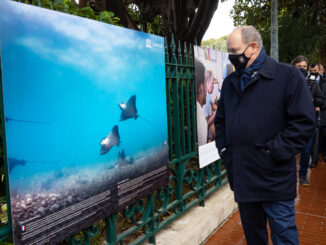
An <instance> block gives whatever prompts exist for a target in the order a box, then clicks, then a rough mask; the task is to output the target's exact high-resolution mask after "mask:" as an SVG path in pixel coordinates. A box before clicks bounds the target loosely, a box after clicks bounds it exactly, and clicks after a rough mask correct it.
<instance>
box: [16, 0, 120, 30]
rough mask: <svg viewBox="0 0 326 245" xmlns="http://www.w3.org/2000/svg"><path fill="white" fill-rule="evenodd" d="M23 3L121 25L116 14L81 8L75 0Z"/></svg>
mask: <svg viewBox="0 0 326 245" xmlns="http://www.w3.org/2000/svg"><path fill="white" fill-rule="evenodd" d="M15 1H19V0H15ZM22 2H24V3H27V4H32V5H36V6H40V7H42V8H47V9H51V10H56V11H60V12H63V13H67V14H72V15H78V16H81V17H85V18H88V19H93V20H100V21H102V22H105V23H108V24H113V25H119V21H120V19H119V18H118V17H116V16H114V13H113V12H111V11H102V12H99V13H98V12H95V11H94V10H93V9H92V8H91V7H89V6H86V7H83V8H79V7H78V5H77V4H76V2H75V1H74V0H32V1H30V0H23V1H22Z"/></svg>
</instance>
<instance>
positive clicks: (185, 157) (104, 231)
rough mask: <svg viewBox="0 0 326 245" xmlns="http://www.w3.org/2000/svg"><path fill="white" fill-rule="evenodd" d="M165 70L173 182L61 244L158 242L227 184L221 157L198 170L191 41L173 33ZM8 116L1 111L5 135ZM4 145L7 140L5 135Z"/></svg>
mask: <svg viewBox="0 0 326 245" xmlns="http://www.w3.org/2000/svg"><path fill="white" fill-rule="evenodd" d="M168 44H169V45H168ZM0 67H1V66H0ZM165 71H166V88H167V91H166V93H167V113H168V134H169V148H170V151H169V170H170V177H169V184H168V185H167V186H165V187H163V188H161V189H159V190H158V191H156V192H154V193H152V194H150V195H149V196H147V197H146V198H144V199H141V200H140V201H138V202H136V203H135V204H132V205H130V206H128V207H127V208H125V209H123V210H121V211H120V212H118V213H116V214H114V215H112V216H110V217H108V218H106V219H104V220H101V221H100V222H98V223H96V224H94V225H92V226H91V227H89V228H88V229H86V230H83V231H81V232H80V233H79V234H76V235H75V236H73V237H70V238H67V239H66V241H65V242H63V243H62V244H85V245H89V244H100V243H101V244H103V243H106V244H108V245H113V244H141V243H142V242H144V241H146V240H148V241H149V242H150V243H155V234H156V233H157V232H159V231H160V230H161V229H162V228H164V227H165V226H166V225H168V224H169V223H171V222H172V221H173V220H175V219H176V218H178V217H179V216H181V215H182V214H184V213H185V212H187V211H188V210H189V209H190V208H191V207H193V206H195V205H200V206H204V205H205V199H206V198H207V197H208V196H209V195H210V194H212V193H213V192H215V191H216V190H217V189H219V188H220V186H221V185H223V184H224V183H226V181H227V180H226V172H225V170H224V169H223V170H222V168H223V166H221V161H216V162H214V163H212V164H210V165H208V166H206V167H205V168H202V169H199V168H198V152H197V143H196V142H197V140H196V93H195V78H194V62H193V50H192V46H191V44H190V45H189V44H186V43H184V44H183V48H181V44H180V43H177V44H176V43H175V41H174V39H173V37H172V38H171V39H169V40H165ZM0 75H1V74H0ZM0 79H1V76H0ZM1 84H2V83H1ZM1 91H2V90H1ZM1 96H2V95H1ZM1 103H2V98H1ZM1 108H3V107H2V105H1ZM3 119H4V117H3V112H2V113H1V128H2V133H3V134H2V135H4V123H3V122H4V120H3ZM2 143H3V144H4V143H5V140H4V139H3V138H2ZM1 159H2V164H3V159H5V156H4V155H2V158H1ZM5 165H6V164H5ZM4 172H5V177H4V182H5V184H6V202H7V205H8V209H7V212H8V223H7V224H5V225H3V226H2V227H0V241H4V240H5V239H8V237H9V239H10V236H11V219H10V208H9V207H10V205H9V204H10V203H9V201H10V199H9V192H8V176H7V173H8V171H7V169H6V166H5V171H4ZM221 201H223V200H221Z"/></svg>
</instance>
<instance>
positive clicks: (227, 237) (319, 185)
mask: <svg viewBox="0 0 326 245" xmlns="http://www.w3.org/2000/svg"><path fill="white" fill-rule="evenodd" d="M319 160H320V161H319V164H318V165H317V167H316V168H314V169H312V170H311V171H310V172H309V179H310V185H309V186H301V185H299V184H298V196H297V198H296V223H297V226H298V231H299V240H300V245H326V163H325V162H323V161H322V159H321V158H320V159H319ZM213 244H214V245H245V244H246V240H245V237H244V234H243V230H242V226H241V222H240V215H239V212H238V211H237V212H236V213H234V214H233V215H232V217H231V218H230V219H229V220H228V221H227V222H226V223H225V224H224V225H222V226H221V227H220V228H219V229H218V230H217V231H216V232H215V233H214V234H213V235H212V236H211V237H210V238H209V239H208V240H207V242H206V243H205V245H213ZM269 244H272V242H271V240H270V239H269Z"/></svg>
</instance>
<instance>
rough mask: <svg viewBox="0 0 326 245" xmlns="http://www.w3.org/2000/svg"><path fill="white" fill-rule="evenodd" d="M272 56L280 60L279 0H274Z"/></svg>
mask: <svg viewBox="0 0 326 245" xmlns="http://www.w3.org/2000/svg"><path fill="white" fill-rule="evenodd" d="M271 17H272V18H271V19H272V20H271V57H272V58H274V59H275V60H276V61H278V9H277V0H272V16H271Z"/></svg>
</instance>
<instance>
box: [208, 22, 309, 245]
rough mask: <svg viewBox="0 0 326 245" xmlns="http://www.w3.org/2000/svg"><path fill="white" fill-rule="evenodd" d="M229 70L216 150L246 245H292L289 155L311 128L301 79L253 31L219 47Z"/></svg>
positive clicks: (294, 231) (241, 30)
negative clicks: (224, 51)
mask: <svg viewBox="0 0 326 245" xmlns="http://www.w3.org/2000/svg"><path fill="white" fill-rule="evenodd" d="M227 48H228V51H229V59H230V61H231V62H232V64H233V65H234V67H235V69H236V71H235V72H233V73H232V74H230V75H229V76H228V77H227V78H226V79H225V80H224V82H223V86H222V92H221V97H220V100H219V104H218V109H217V112H216V117H215V122H214V124H215V129H216V140H215V142H216V146H217V148H218V150H219V153H220V155H221V157H222V159H223V162H224V165H225V167H226V169H227V174H228V179H229V183H230V187H231V189H232V190H233V191H234V196H235V200H236V202H238V205H239V211H240V217H241V222H242V225H243V229H244V233H245V236H246V240H247V244H249V245H257V244H259V245H261V244H268V235H267V228H266V222H267V220H268V223H269V227H270V229H271V237H272V241H273V244H299V241H298V231H297V227H296V224H295V208H294V199H295V197H296V183H297V177H296V160H295V155H296V154H297V153H298V152H300V151H301V150H302V149H303V148H304V146H305V145H306V144H307V142H308V140H309V137H310V136H311V135H312V133H313V131H314V127H315V112H314V107H313V104H312V98H311V95H310V93H309V91H308V87H307V85H306V81H305V79H304V77H303V75H302V74H301V72H300V71H299V70H298V69H297V68H295V67H292V66H289V65H285V64H281V63H277V62H276V61H275V60H273V59H272V58H270V57H268V56H267V55H266V52H265V49H264V47H263V43H262V40H261V36H260V34H259V32H258V31H257V30H256V29H255V28H254V27H253V26H243V27H239V28H237V29H235V30H234V31H233V32H232V33H231V34H230V36H229V38H228V40H227Z"/></svg>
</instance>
